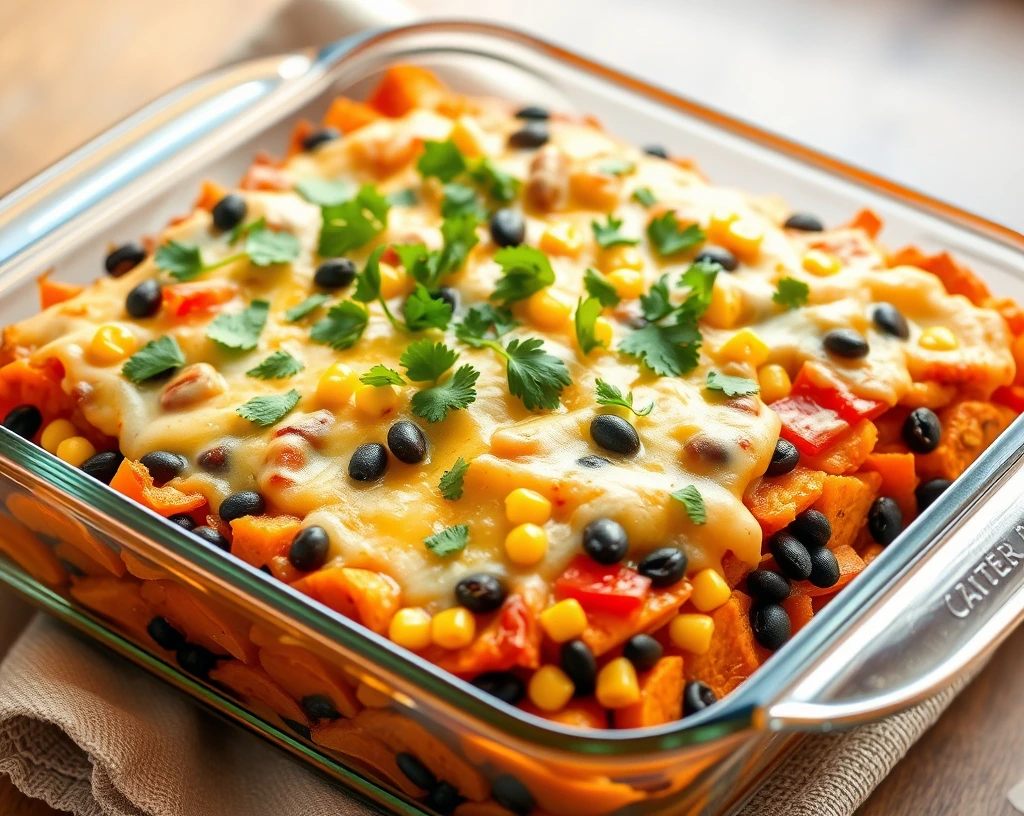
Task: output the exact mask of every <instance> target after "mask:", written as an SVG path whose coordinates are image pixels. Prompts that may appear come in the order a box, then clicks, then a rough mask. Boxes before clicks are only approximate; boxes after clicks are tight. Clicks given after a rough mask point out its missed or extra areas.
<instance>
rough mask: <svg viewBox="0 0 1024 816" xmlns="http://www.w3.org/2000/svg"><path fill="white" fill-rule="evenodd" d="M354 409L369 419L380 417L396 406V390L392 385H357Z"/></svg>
mask: <svg viewBox="0 0 1024 816" xmlns="http://www.w3.org/2000/svg"><path fill="white" fill-rule="evenodd" d="M355 399H356V408H358V409H359V410H360V411H361V412H362V413H364V414H366V415H367V416H371V417H382V416H384V415H385V414H388V413H390V412H391V411H394V410H395V408H396V406H397V405H398V389H397V388H396V387H395V386H393V385H382V386H376V385H363V384H359V385H358V386H357V387H356V391H355Z"/></svg>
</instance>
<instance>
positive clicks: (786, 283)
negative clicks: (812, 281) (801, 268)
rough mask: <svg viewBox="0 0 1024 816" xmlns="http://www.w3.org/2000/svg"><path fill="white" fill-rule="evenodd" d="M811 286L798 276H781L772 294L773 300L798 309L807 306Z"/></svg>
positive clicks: (788, 307)
mask: <svg viewBox="0 0 1024 816" xmlns="http://www.w3.org/2000/svg"><path fill="white" fill-rule="evenodd" d="M810 294H811V288H810V287H809V286H808V285H807V284H806V283H804V282H803V281H799V280H797V279H796V278H781V279H780V280H779V283H778V285H777V287H776V289H775V293H774V294H773V295H772V300H773V301H774V302H775V303H778V304H779V305H780V306H783V307H785V308H786V309H798V308H800V307H801V306H806V305H807V301H808V299H809V297H810Z"/></svg>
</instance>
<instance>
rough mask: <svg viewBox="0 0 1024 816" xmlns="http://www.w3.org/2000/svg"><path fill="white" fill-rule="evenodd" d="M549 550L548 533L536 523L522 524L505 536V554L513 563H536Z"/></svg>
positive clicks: (525, 564)
mask: <svg viewBox="0 0 1024 816" xmlns="http://www.w3.org/2000/svg"><path fill="white" fill-rule="evenodd" d="M547 551H548V534H547V533H545V532H544V528H543V527H538V526H537V525H536V524H520V525H519V526H518V527H515V528H513V529H512V530H511V531H510V532H509V534H508V535H507V536H505V554H506V555H507V556H508V559H509V561H511V562H512V563H513V564H519V565H520V566H523V567H527V566H529V565H530V564H536V563H537V562H538V561H540V560H541V559H542V558H543V557H544V556H545V555H546V554H547Z"/></svg>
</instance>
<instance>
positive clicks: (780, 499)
mask: <svg viewBox="0 0 1024 816" xmlns="http://www.w3.org/2000/svg"><path fill="white" fill-rule="evenodd" d="M824 483H825V474H823V473H820V472H819V471H816V470H809V469H808V468H805V467H797V468H794V469H793V470H791V471H790V472H789V473H786V474H784V475H783V476H775V477H773V478H763V479H761V480H760V481H757V482H755V483H754V485H753V489H752V490H748V491H747V494H746V495H745V496H744V497H743V503H744V504H745V505H746V506H747V508H748V509H749V510H750V512H751V513H753V515H754V518H755V519H757V523H758V524H760V525H761V529H762V530H763V531H764V534H765V537H767V536H770V535H771V534H772V533H775V532H778V531H779V530H781V529H782V528H783V527H785V526H786V525H787V524H789V523H790V522H791V521H793V519H795V518H796V517H797V515H798V514H799V513H802V512H803V511H804V510H806V509H807V508H808V507H810V506H811V505H812V504H814V502H815V500H816V499H817V498H818V496H820V495H821V491H822V487H823V486H824Z"/></svg>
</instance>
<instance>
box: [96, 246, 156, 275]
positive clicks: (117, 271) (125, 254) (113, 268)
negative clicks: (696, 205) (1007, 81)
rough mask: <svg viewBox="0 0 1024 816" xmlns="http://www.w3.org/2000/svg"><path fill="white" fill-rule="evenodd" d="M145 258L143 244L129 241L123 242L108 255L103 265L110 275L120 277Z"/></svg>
mask: <svg viewBox="0 0 1024 816" xmlns="http://www.w3.org/2000/svg"><path fill="white" fill-rule="evenodd" d="M144 260H146V250H145V248H144V247H143V246H142V244H137V243H135V242H134V241H129V242H128V243H127V244H121V246H119V247H118V248H117V249H115V250H114V251H113V252H111V253H110V254H109V255H107V258H106V260H105V261H104V262H103V266H104V268H105V269H106V270H107V274H108V275H110V276H111V277H113V278H119V277H121V276H122V275H127V274H128V273H129V272H131V271H132V270H133V269H134V268H135V267H137V266H138V265H139V264H140V263H142V262H143V261H144Z"/></svg>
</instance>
